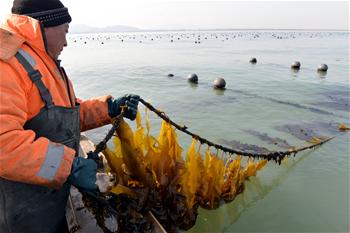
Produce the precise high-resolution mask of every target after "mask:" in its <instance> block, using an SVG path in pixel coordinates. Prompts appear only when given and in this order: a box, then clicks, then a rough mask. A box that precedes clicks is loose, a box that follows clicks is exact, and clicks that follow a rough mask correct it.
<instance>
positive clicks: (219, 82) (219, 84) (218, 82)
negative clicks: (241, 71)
mask: <svg viewBox="0 0 350 233" xmlns="http://www.w3.org/2000/svg"><path fill="white" fill-rule="evenodd" d="M213 86H214V88H216V89H225V87H226V81H225V79H223V78H216V79H215V80H214V82H213Z"/></svg>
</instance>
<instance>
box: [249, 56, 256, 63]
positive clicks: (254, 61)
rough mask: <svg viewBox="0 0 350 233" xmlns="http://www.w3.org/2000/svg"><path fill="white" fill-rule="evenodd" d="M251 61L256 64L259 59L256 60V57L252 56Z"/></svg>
mask: <svg viewBox="0 0 350 233" xmlns="http://www.w3.org/2000/svg"><path fill="white" fill-rule="evenodd" d="M249 62H250V63H253V64H255V63H256V62H257V60H256V58H255V57H252V58H251V59H250V60H249Z"/></svg>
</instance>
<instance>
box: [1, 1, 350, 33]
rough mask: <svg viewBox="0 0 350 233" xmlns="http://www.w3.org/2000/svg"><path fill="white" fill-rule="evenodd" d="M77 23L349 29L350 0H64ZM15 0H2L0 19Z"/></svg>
mask: <svg viewBox="0 0 350 233" xmlns="http://www.w3.org/2000/svg"><path fill="white" fill-rule="evenodd" d="M61 1H62V2H63V4H64V5H65V6H67V7H68V9H69V12H70V14H71V16H72V18H73V22H72V23H73V24H86V25H90V26H97V27H106V26H112V25H125V26H133V27H137V28H140V29H152V30H154V29H229V28H230V29H236V28H237V29H243V28H247V29H334V30H349V5H350V4H349V1H218V0H217V1H214V0H212V1H199V0H191V1H190V0H188V1H185V0H181V1H170V0H162V1H160V0H158V1H148V0H142V1H141V0H140V1H139V0H128V1H126V0H97V1H96V0H61ZM12 2H13V0H0V19H1V21H3V19H4V18H5V16H6V14H7V13H9V12H10V9H11V6H12Z"/></svg>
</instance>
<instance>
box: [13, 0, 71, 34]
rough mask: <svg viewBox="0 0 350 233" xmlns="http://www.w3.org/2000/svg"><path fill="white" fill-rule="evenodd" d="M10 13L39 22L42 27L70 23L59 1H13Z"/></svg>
mask: <svg viewBox="0 0 350 233" xmlns="http://www.w3.org/2000/svg"><path fill="white" fill-rule="evenodd" d="M11 11H12V13H13V14H18V15H27V16H29V17H32V18H34V19H37V20H39V21H40V22H41V23H42V24H43V25H44V27H54V26H58V25H61V24H64V23H70V22H71V21H72V18H71V16H70V15H69V13H68V9H67V8H66V7H64V5H63V4H62V3H61V2H60V0H14V1H13V6H12V10H11Z"/></svg>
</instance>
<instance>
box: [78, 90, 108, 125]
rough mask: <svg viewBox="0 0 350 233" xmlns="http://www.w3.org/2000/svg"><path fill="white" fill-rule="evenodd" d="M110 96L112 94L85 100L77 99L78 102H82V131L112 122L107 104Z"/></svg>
mask: <svg viewBox="0 0 350 233" xmlns="http://www.w3.org/2000/svg"><path fill="white" fill-rule="evenodd" d="M110 98H111V96H110V95H107V96H101V97H97V98H92V99H88V100H85V101H82V100H80V99H77V102H78V103H80V130H81V131H86V130H89V129H94V128H98V127H101V126H104V125H106V124H109V123H111V118H110V116H109V115H108V105H107V100H108V99H110Z"/></svg>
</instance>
